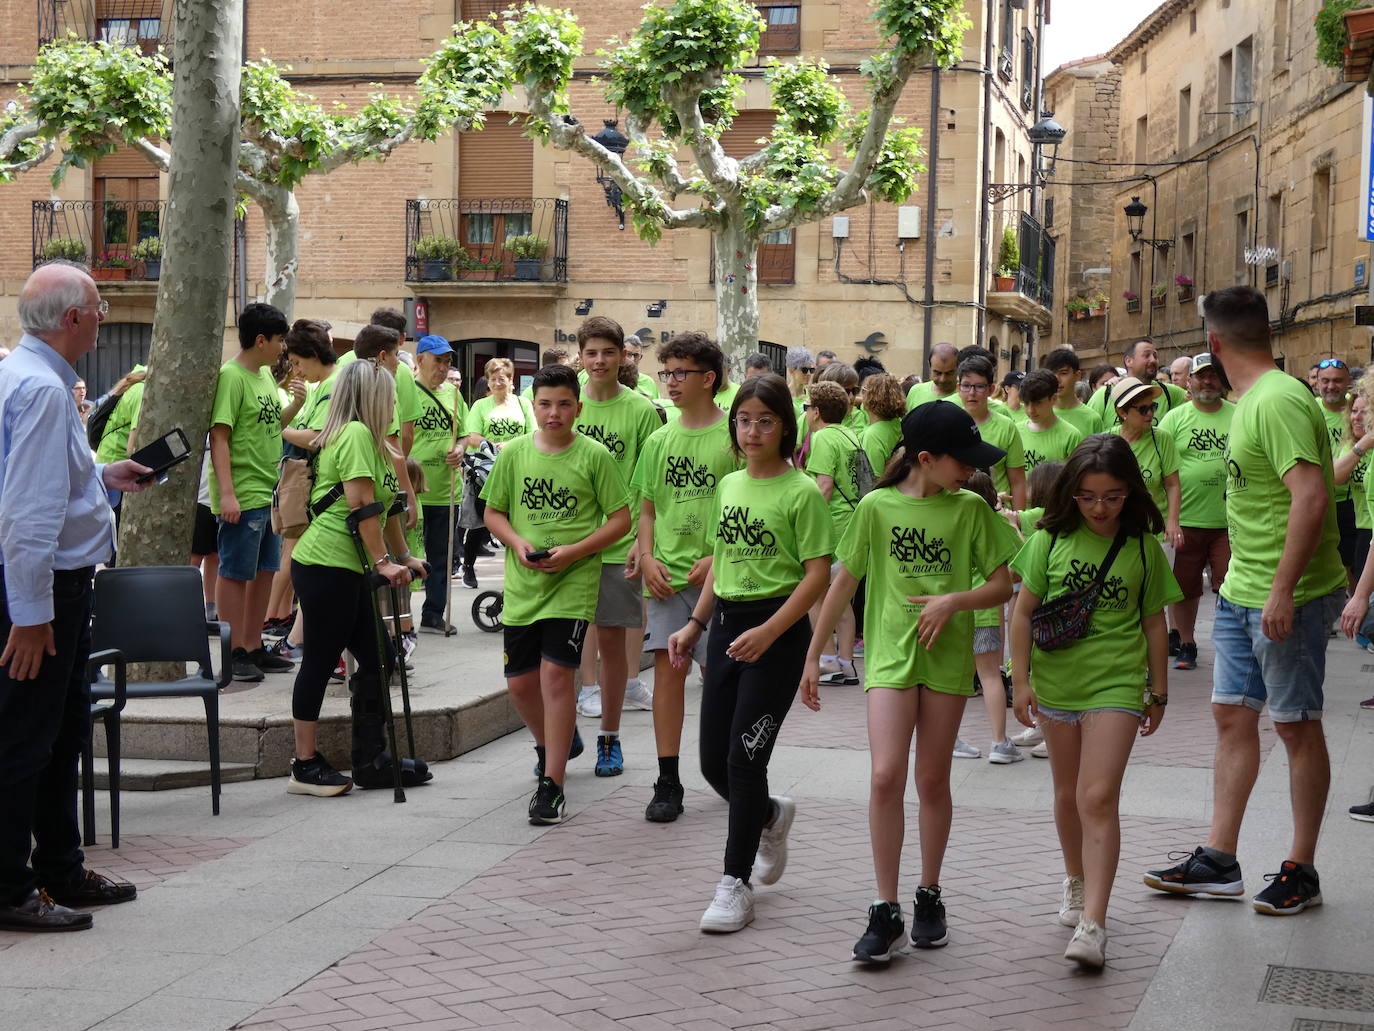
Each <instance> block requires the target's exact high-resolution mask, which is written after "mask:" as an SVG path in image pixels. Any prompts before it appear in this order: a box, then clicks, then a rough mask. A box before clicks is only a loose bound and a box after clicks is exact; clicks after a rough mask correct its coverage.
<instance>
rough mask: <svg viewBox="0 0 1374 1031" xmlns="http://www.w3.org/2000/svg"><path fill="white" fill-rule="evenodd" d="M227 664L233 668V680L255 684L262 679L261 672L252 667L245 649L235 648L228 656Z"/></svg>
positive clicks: (250, 659)
mask: <svg viewBox="0 0 1374 1031" xmlns="http://www.w3.org/2000/svg"><path fill="white" fill-rule="evenodd" d="M229 663H230V665H231V666H232V667H233V671H234V679H235V680H238V681H241V682H243V683H250V684H256V683H257V682H258V681H259V680H261V679H262V678H263V673H262V670H261V669H259V668H258V667H257V666H256V665H254V663H253V660H252V658H251V657H250V656H249V654H248V652H247V650H246V649H243V648H235V649H234V650H233V651H232V652H231V653H230V655H229Z"/></svg>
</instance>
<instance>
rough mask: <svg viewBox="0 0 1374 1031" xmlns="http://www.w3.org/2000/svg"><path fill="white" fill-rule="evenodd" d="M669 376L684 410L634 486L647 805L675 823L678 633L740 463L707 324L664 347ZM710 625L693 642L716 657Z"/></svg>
mask: <svg viewBox="0 0 1374 1031" xmlns="http://www.w3.org/2000/svg"><path fill="white" fill-rule="evenodd" d="M658 362H659V365H660V366H662V371H661V372H660V373H659V378H660V379H662V380H663V382H664V385H665V389H666V390H667V393H668V397H669V399H670V400H671V401H672V402H673V404H674V405H675V406H676V409H677V411H678V413H679V418H678V419H676V420H674V421H673V422H670V423H669V424H668V425H666V426H664V427H662V428H661V429H659V430H657V431H656V432H655V433H654V434H653V435H652V436H650V437H649V439H648V440H647V441H646V442H645V444H644V447H643V449H642V450H641V451H640V454H639V462H638V463H637V464H636V466H635V473H634V481H633V484H632V485H633V487H634V490H635V492H636V493H637V494H638V495H639V497H640V498H641V499H642V501H641V503H640V514H639V545H638V546H639V568H640V570H641V571H642V573H643V575H644V596H645V597H646V598H648V603H647V605H648V627H649V636H648V639H647V640H646V641H645V642H644V648H645V650H646V651H651V652H653V654H654V696H653V706H654V740H655V743H656V744H657V746H658V780H657V781H656V782H655V783H654V797H653V799H652V801H650V802H649V805H648V807H647V808H646V809H645V810H644V818H645V819H646V820H649V821H650V822H652V823H671V822H672V821H673V820H676V819H677V818H678V815H679V814H680V813H681V812H682V799H683V794H684V792H683V787H682V780H681V777H680V776H679V772H678V752H679V751H680V750H681V746H682V723H683V718H684V697H685V694H686V682H687V673H688V671H689V669H690V668H691V663H684V664H683V665H682V666H681V667H677V666H674V665H673V664H672V663H671V662H670V661H669V658H668V638H670V637H671V636H672V635H673V634H674V633H675V632H676V631H678V630H679V629H681V628H682V627H683V626H685V625H686V624H687V623H688V622H689V621H690V620H691V618H692V612H693V610H694V609H695V608H696V604H697V600H698V599H699V598H700V597H701V588H702V585H703V584H704V583H705V582H706V576H707V574H708V573H709V572H710V571H711V559H712V553H713V551H714V548H715V537H714V534H713V533H712V532H711V531H712V528H713V527H714V526H715V514H716V485H717V484H719V483H720V481H721V480H722V479H724V478H725V476H726V475H728V474H729V473H732V472H734V471H735V470H736V469H738V468H740V462H739V459H738V458H736V457H735V453H734V450H733V449H732V448H731V446H730V425H729V420H728V419H727V418H726V415H725V413H724V412H722V411H721V410H720V409H719V408H718V407H717V406H716V400H715V399H716V395H717V393H718V391H719V390H720V387H721V381H722V378H723V377H724V374H725V356H724V355H723V354H722V353H721V350H720V348H719V347H718V346H716V344H715V342H714V341H712V340H711V339H710V338H709V337H707V336H706V334H704V333H679V334H678V335H677V336H675V337H674V338H673V339H672V340H670V341H668V343H666V344H665V345H664V346H663V347H661V348H659V351H658ZM706 644H707V638H706V635H704V634H703V635H702V637H701V639H700V640H698V641H697V643H696V645H695V647H694V648H693V649H692V658H693V659H695V660H696V662H697V664H698V665H700V666H703V667H704V666H705V663H706Z"/></svg>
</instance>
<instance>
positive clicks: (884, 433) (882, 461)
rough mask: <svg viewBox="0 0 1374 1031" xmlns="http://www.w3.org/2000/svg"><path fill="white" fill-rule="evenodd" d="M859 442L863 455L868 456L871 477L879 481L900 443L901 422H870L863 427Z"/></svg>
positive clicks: (892, 420) (898, 420) (887, 420)
mask: <svg viewBox="0 0 1374 1031" xmlns="http://www.w3.org/2000/svg"><path fill="white" fill-rule="evenodd" d="M859 440H860V441H861V442H862V443H863V446H864V453H865V454H867V455H868V464H869V465H871V466H872V467H873V475H874V476H876V477H878V478H880V479H881V478H882V475H883V470H884V469H885V468H887V463H888V462H889V461H891V459H892V452H894V451H896V450H897V445H899V444H900V443H901V442H902V420H901V419H884V420H883V421H882V422H871V423H869V424H868V425H867V426H865V427H864V432H863V435H862V436H861V437H860V438H859Z"/></svg>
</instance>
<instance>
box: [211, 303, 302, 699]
mask: <svg viewBox="0 0 1374 1031" xmlns="http://www.w3.org/2000/svg"><path fill="white" fill-rule="evenodd" d="M238 328H239V345H240V347H241V348H242V350H240V352H239V354H238V356H237V357H235V358H234V359H232V360H231V361H228V362H225V363H224V365H223V366H221V367H220V370H219V378H218V380H217V381H216V383H215V400H214V403H213V406H212V408H211V410H210V465H211V468H212V469H213V471H214V475H213V476H212V477H210V511H211V512H213V513H214V514H215V515H216V516H218V517H219V519H218V550H219V593H218V599H217V602H218V609H219V614H220V617H221V618H222V619H224V620H225V621H227V622H228V624H229V630H230V634H231V637H232V641H233V652H232V655H231V663H232V666H233V677H234V679H235V680H241V681H250V682H251V681H258V680H261V679H262V678H263V673H264V672H268V673H285V672H288V671H289V670H291V669H293V668H294V664H293V663H292V662H290V661H289V660H287V659H283V658H281V657H280V656H278V655H273V654H271V653H270V652H268V651H267V649H266V648H265V647H263V643H262V623H263V619H264V618H265V617H266V615H267V603H268V600H269V597H270V595H271V592H272V574H273V573H275V572H276V571H277V567H278V566H280V565H281V538H280V537H278V536H277V535H276V534H275V533H273V532H272V518H271V516H272V491H273V490H275V489H276V486H277V462H278V461H279V460H280V458H281V428H282V420H281V416H282V407H281V398H280V397H279V396H278V395H277V384H276V383H275V382H273V380H272V374H271V372H270V371H269V369H270V368H271V366H272V365H273V363H274V362H276V360H277V359H278V358H280V357H281V353H282V347H283V344H284V342H285V339H286V332H287V330H288V329H290V326H288V325H287V322H286V316H285V315H283V314H282V313H281V312H280V311H278V310H277V309H276V308H274V307H272V305H270V304H250V305H248V307H246V308H244V309H243V311H242V312H241V313H240V314H239V318H238Z"/></svg>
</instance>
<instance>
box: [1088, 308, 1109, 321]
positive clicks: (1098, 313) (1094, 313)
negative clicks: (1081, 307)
mask: <svg viewBox="0 0 1374 1031" xmlns="http://www.w3.org/2000/svg"><path fill="white" fill-rule="evenodd" d="M1105 314H1107V309H1106V308H1089V309H1088V318H1090V319H1099V318H1101V317H1102V316H1103V315H1105Z"/></svg>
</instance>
